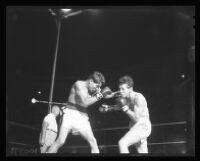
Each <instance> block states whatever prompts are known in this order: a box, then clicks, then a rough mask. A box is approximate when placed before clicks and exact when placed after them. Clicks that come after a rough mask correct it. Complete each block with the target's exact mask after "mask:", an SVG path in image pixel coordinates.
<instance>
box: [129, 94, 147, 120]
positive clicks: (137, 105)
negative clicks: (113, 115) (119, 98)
mask: <svg viewBox="0 0 200 161" xmlns="http://www.w3.org/2000/svg"><path fill="white" fill-rule="evenodd" d="M131 104H134V111H132V110H130V109H128V110H127V111H126V112H125V113H126V114H127V115H128V116H129V117H130V118H131V119H133V120H137V116H138V115H139V114H140V113H142V110H143V109H144V106H145V105H146V104H145V99H144V98H143V97H141V96H136V98H135V99H133V98H131Z"/></svg>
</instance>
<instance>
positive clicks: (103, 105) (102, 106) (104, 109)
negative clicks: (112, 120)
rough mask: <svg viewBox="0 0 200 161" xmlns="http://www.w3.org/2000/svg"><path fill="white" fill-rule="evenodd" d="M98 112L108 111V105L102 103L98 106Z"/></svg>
mask: <svg viewBox="0 0 200 161" xmlns="http://www.w3.org/2000/svg"><path fill="white" fill-rule="evenodd" d="M99 111H100V112H108V111H109V105H107V104H102V105H101V107H99Z"/></svg>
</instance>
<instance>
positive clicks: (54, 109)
mask: <svg viewBox="0 0 200 161" xmlns="http://www.w3.org/2000/svg"><path fill="white" fill-rule="evenodd" d="M51 111H52V113H53V114H54V115H55V116H58V115H60V107H59V106H57V105H53V106H52V110H51Z"/></svg>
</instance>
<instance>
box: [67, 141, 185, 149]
mask: <svg viewBox="0 0 200 161" xmlns="http://www.w3.org/2000/svg"><path fill="white" fill-rule="evenodd" d="M186 143H187V141H174V142H162V143H148V144H147V145H150V146H151V145H163V144H186ZM98 147H99V148H105V147H118V145H98ZM66 148H89V146H87V145H81V146H66Z"/></svg>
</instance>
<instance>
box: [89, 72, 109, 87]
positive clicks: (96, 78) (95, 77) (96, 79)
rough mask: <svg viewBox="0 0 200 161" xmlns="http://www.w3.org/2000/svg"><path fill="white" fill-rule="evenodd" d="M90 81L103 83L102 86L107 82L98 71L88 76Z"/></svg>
mask: <svg viewBox="0 0 200 161" xmlns="http://www.w3.org/2000/svg"><path fill="white" fill-rule="evenodd" d="M88 79H92V80H93V81H94V82H95V83H98V84H100V83H101V84H102V85H103V84H105V82H106V80H105V77H104V75H103V74H102V73H100V72H98V71H94V72H93V73H92V74H91V75H89V76H88Z"/></svg>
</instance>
